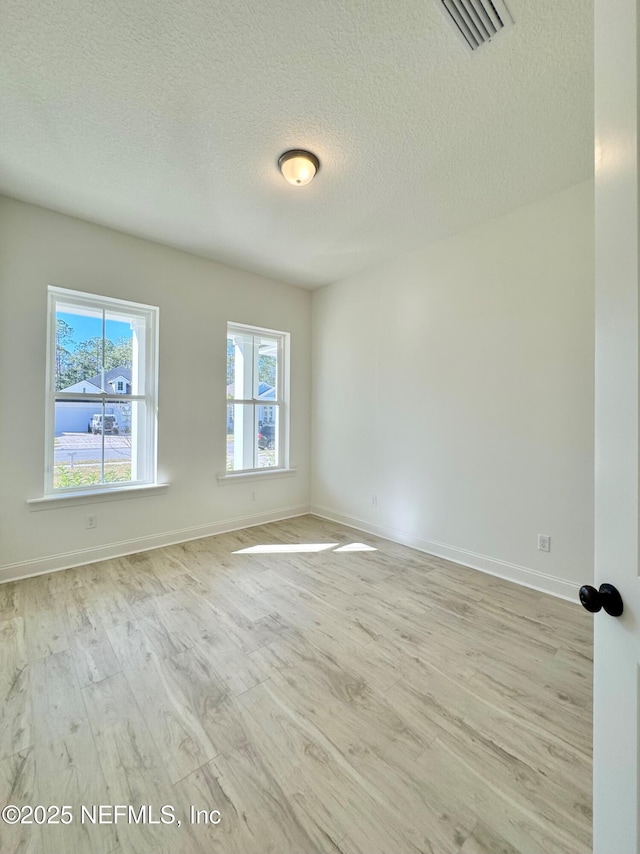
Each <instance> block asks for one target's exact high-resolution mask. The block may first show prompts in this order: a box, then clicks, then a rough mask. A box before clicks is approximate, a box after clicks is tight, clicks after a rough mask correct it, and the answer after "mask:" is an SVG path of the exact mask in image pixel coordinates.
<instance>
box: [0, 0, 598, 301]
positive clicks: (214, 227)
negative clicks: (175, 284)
mask: <svg viewBox="0 0 640 854" xmlns="http://www.w3.org/2000/svg"><path fill="white" fill-rule="evenodd" d="M507 6H508V8H509V10H510V12H511V14H512V16H513V18H514V20H515V26H514V27H513V28H511V29H510V30H508V31H504V32H502V33H501V34H500V35H499V36H497V37H496V38H495V39H494V41H493V42H492V43H491V44H489V45H487V46H485V47H484V48H482V49H481V50H480V51H478V52H477V54H473V55H472V54H469V53H467V52H466V51H465V49H464V47H463V46H462V43H461V41H460V40H459V39H458V37H457V36H456V34H455V32H454V31H453V29H452V28H451V26H450V25H449V23H448V22H447V20H446V19H445V16H444V14H443V13H442V11H441V9H440V8H439V6H438V0H353V2H345V0H315V2H314V3H300V2H294V0H269V2H265V0H227V2H216V0H0V122H1V127H2V133H1V134H0V192H3V193H6V194H7V195H10V196H14V197H16V198H19V199H24V200H26V201H30V202H35V203H37V204H41V205H44V206H46V207H50V208H53V209H55V210H59V211H63V212H65V213H69V214H73V215H75V216H79V217H82V218H84V219H88V220H92V221H94V222H98V223H102V224H104V225H108V226H112V227H113V228H117V229H121V230H123V231H126V232H130V233H131V234H136V235H140V236H143V237H147V238H151V239H153V240H156V241H159V242H161V243H166V244H169V245H172V246H177V247H180V248H183V249H186V250H189V251H191V252H195V253H197V254H200V255H204V256H206V257H208V258H213V259H216V260H218V261H222V262H225V263H228V264H232V265H234V266H237V267H241V268H244V269H247V270H253V271H255V272H259V273H262V274H265V275H268V276H272V277H274V278H277V279H282V280H285V281H288V282H293V283H294V284H299V285H303V286H306V287H315V286H317V285H319V284H325V283H327V282H331V281H335V280H337V279H339V278H342V277H344V276H346V275H348V274H350V273H353V272H356V271H358V270H360V269H363V268H365V267H367V266H370V265H372V264H375V263H378V262H379V261H381V260H383V259H385V258H388V257H390V256H393V255H395V254H398V253H399V252H401V251H403V250H405V249H407V248H410V247H414V246H417V245H421V244H424V243H427V242H429V241H432V240H435V239H437V238H440V237H442V236H444V235H447V234H450V233H453V232H455V231H459V230H460V229H463V228H465V227H467V226H469V225H471V224H473V223H476V222H479V221H482V220H485V219H488V218H491V217H494V216H497V215H499V214H501V213H504V212H505V211H507V210H509V209H511V208H514V207H516V206H518V205H521V204H525V203H527V202H529V201H532V200H534V199H536V198H539V197H541V196H543V195H546V194H548V193H550V192H553V191H556V190H559V189H562V188H564V187H567V186H569V185H571V184H574V183H577V182H578V181H581V180H584V179H586V178H588V177H589V176H590V175H591V174H592V171H593V130H592V127H593V57H592V44H593V25H592V18H593V12H592V3H591V2H589V0H536V2H532V0H507ZM299 147H303V148H309V149H310V150H311V151H313V152H315V153H316V154H317V156H318V157H319V158H320V162H321V167H320V171H319V173H318V175H317V177H316V179H315V181H314V182H313V183H312V184H310V185H309V186H307V187H304V188H299V187H291V186H290V185H289V184H287V183H285V181H284V179H283V178H282V176H281V175H280V174H279V172H278V171H277V166H276V162H277V159H278V157H279V155H280V154H281V153H282V152H283V151H285V150H286V149H288V148H299Z"/></svg>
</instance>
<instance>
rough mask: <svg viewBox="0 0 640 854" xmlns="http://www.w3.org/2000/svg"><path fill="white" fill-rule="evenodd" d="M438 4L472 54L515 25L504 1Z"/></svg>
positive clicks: (448, 0)
mask: <svg viewBox="0 0 640 854" xmlns="http://www.w3.org/2000/svg"><path fill="white" fill-rule="evenodd" d="M438 3H439V4H440V5H441V6H442V10H443V11H444V13H445V14H446V16H447V18H448V20H449V21H450V22H451V25H452V26H453V28H454V29H455V31H456V32H457V33H458V35H459V36H460V38H461V39H462V41H463V42H464V44H465V45H466V47H467V50H469V51H472V52H474V51H476V50H478V48H481V47H482V46H483V45H485V44H487V42H490V41H491V39H492V38H493V37H494V36H496V35H497V34H498V33H499V32H501V31H502V30H504V29H505V28H506V27H510V26H512V25H513V18H512V17H511V15H510V14H509V12H508V10H507V7H506V6H505V5H504V3H503V2H502V0H438Z"/></svg>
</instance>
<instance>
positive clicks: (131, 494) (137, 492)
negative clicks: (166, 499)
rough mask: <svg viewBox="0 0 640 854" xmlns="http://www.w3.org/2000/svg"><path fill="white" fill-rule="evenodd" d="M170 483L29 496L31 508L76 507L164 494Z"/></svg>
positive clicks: (28, 501)
mask: <svg viewBox="0 0 640 854" xmlns="http://www.w3.org/2000/svg"><path fill="white" fill-rule="evenodd" d="M168 489H169V484H168V483H148V484H144V485H143V486H116V487H114V488H113V489H104V490H103V489H100V490H97V489H94V490H87V491H86V492H69V493H66V494H64V495H63V494H61V495H45V496H44V498H29V499H27V504H28V505H29V510H51V509H53V508H54V507H58V508H59V507H74V506H75V505H79V504H97V503H99V502H101V501H117V500H122V499H123V498H144V497H145V496H147V495H163V494H164V493H165V492H166V491H167V490H168Z"/></svg>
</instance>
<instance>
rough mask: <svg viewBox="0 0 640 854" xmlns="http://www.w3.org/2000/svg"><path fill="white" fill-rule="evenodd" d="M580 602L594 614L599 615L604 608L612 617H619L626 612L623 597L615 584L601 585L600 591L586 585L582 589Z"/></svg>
mask: <svg viewBox="0 0 640 854" xmlns="http://www.w3.org/2000/svg"><path fill="white" fill-rule="evenodd" d="M580 602H581V603H582V605H583V607H584V608H586V609H587V611H591V613H592V614H597V612H598V611H600V610H601V609H602V608H604V610H605V611H606V612H607V614H609V616H610V617H619V616H620V615H621V614H622V611H623V610H624V605H623V604H622V596H621V595H620V594H619V593H618V591H617V590H616V588H615V587H614V586H613V584H601V585H600V589H599V590H596V588H595V587H591V585H590V584H585V585H584V586H583V587H581V588H580Z"/></svg>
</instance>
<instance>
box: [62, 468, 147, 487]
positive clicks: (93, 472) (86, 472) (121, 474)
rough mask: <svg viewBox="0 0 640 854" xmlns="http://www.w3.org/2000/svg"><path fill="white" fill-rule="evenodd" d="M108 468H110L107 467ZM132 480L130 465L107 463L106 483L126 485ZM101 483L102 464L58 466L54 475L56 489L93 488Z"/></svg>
mask: <svg viewBox="0 0 640 854" xmlns="http://www.w3.org/2000/svg"><path fill="white" fill-rule="evenodd" d="M107 466H108V467H107ZM130 480H131V464H130V463H111V464H109V463H107V465H106V466H105V472H104V481H105V483H126V482H128V481H130ZM94 483H100V464H99V463H97V464H96V465H93V466H86V465H85V466H76V467H75V468H71V467H70V466H56V467H55V469H54V475H53V486H54V488H55V489H65V488H68V487H72V486H92V485H93V484H94Z"/></svg>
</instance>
